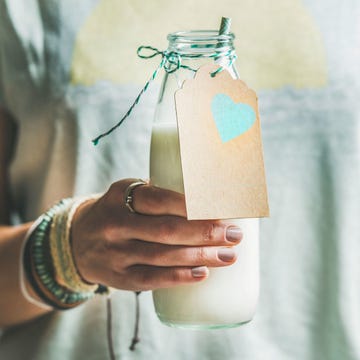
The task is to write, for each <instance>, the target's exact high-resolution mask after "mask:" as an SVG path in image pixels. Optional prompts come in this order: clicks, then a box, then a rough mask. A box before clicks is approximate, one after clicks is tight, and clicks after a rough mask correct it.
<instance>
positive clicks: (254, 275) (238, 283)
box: [150, 123, 259, 328]
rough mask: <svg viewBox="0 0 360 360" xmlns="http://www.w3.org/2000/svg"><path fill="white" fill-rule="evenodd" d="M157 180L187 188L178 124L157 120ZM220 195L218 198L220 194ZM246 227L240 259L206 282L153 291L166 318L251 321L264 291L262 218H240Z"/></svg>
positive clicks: (185, 323) (153, 162)
mask: <svg viewBox="0 0 360 360" xmlns="http://www.w3.org/2000/svg"><path fill="white" fill-rule="evenodd" d="M150 176H151V182H152V183H153V184H154V185H156V186H160V187H164V188H167V189H171V190H175V191H178V192H183V180H182V171H181V163H180V152H179V141H178V134H177V128H176V124H171V123H169V124H167V123H161V124H155V125H154V128H153V134H152V140H151V157H150ZM214 201H215V199H214ZM228 221H229V223H231V224H235V225H238V226H239V227H240V228H241V229H242V230H243V235H244V236H243V239H242V241H241V243H240V244H239V245H237V246H236V247H235V249H236V251H237V254H238V259H237V261H236V263H235V264H233V265H231V266H227V267H223V268H212V269H210V275H209V277H208V278H207V279H206V280H205V281H202V282H200V283H197V284H192V285H186V286H178V287H175V288H169V289H160V290H156V291H154V292H153V298H154V304H155V310H156V313H157V315H158V316H159V318H160V320H161V321H162V322H164V323H166V324H168V325H171V326H181V327H192V328H218V327H231V326H236V325H240V324H243V323H246V322H248V321H250V320H251V319H252V317H253V316H254V313H255V309H256V304H257V299H258V293H259V248H258V246H259V224H258V219H234V220H228Z"/></svg>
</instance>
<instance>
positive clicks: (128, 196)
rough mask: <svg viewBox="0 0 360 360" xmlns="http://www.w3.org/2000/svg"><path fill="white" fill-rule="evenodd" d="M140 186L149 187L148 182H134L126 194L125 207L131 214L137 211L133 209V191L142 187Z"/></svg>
mask: <svg viewBox="0 0 360 360" xmlns="http://www.w3.org/2000/svg"><path fill="white" fill-rule="evenodd" d="M140 185H147V182H146V181H144V180H141V179H139V180H137V181H135V182H133V183H132V184H130V185H129V186H128V187H127V188H126V190H125V192H124V203H125V206H126V207H127V208H128V209H129V211H130V212H131V213H136V211H135V210H134V208H133V200H134V195H133V191H134V190H135V188H136V187H137V186H140Z"/></svg>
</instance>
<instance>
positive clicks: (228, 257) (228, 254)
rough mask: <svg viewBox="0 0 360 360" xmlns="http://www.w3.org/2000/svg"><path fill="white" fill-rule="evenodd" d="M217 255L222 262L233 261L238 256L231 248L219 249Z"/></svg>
mask: <svg viewBox="0 0 360 360" xmlns="http://www.w3.org/2000/svg"><path fill="white" fill-rule="evenodd" d="M217 255H218V258H219V259H220V260H222V261H225V262H230V261H233V260H234V259H235V256H236V254H235V251H234V250H233V249H230V248H222V249H219V250H218V253H217Z"/></svg>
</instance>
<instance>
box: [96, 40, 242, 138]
mask: <svg viewBox="0 0 360 360" xmlns="http://www.w3.org/2000/svg"><path fill="white" fill-rule="evenodd" d="M137 55H138V56H139V58H141V59H152V58H153V57H155V56H158V55H160V56H161V57H162V58H161V61H160V64H159V65H158V67H157V68H156V69H155V71H154V72H153V73H152V75H151V77H150V78H149V80H148V81H147V82H146V83H145V85H144V87H143V88H142V89H141V91H140V93H139V94H138V96H137V97H136V98H135V100H134V102H133V104H132V105H131V106H130V108H129V110H128V111H127V112H126V113H125V115H124V116H123V117H122V118H121V119H120V121H119V122H118V123H117V124H115V125H114V126H113V127H111V128H110V129H109V130H107V131H106V132H104V133H102V134H100V135H99V136H97V137H96V138H95V139H93V140H92V142H93V144H94V145H97V144H98V143H99V141H100V139H102V138H104V137H105V136H108V135H110V134H111V133H112V132H113V131H114V130H116V129H117V128H118V127H120V126H121V124H122V123H123V122H124V121H125V120H126V119H127V118H128V117H129V116H130V115H131V113H132V111H133V110H134V108H135V106H136V105H137V104H138V103H139V101H140V99H141V97H142V95H143V94H144V93H145V92H146V90H147V89H148V87H149V85H150V84H151V82H152V81H154V80H155V79H156V77H157V75H158V73H159V72H160V70H161V69H164V70H165V71H166V72H167V73H168V74H172V73H174V72H175V71H177V70H179V69H180V68H181V69H185V70H189V71H192V72H196V71H197V70H196V69H193V68H191V67H190V66H188V65H184V64H182V59H183V58H188V59H197V58H201V57H204V54H186V55H180V54H179V53H177V52H175V51H168V50H165V51H160V50H159V49H157V48H155V47H152V46H140V47H139V48H138V49H137ZM207 57H209V58H213V59H215V60H216V59H218V58H220V57H226V58H227V59H228V65H227V66H231V65H232V64H233V63H234V61H235V59H236V54H235V52H234V50H232V49H230V50H228V51H226V52H225V53H224V51H221V50H220V49H218V50H216V51H215V52H214V53H211V54H209V55H207ZM222 70H224V66H220V67H219V68H217V69H216V70H215V71H213V72H211V73H210V76H211V77H214V76H216V75H217V74H218V73H220V72H221V71H222Z"/></svg>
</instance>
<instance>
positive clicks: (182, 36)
mask: <svg viewBox="0 0 360 360" xmlns="http://www.w3.org/2000/svg"><path fill="white" fill-rule="evenodd" d="M167 39H168V40H169V41H170V42H183V43H193V42H209V41H218V42H227V41H232V40H234V39H235V35H234V33H232V32H230V33H228V34H219V30H185V31H176V32H172V33H170V34H168V36H167Z"/></svg>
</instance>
